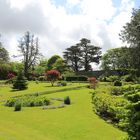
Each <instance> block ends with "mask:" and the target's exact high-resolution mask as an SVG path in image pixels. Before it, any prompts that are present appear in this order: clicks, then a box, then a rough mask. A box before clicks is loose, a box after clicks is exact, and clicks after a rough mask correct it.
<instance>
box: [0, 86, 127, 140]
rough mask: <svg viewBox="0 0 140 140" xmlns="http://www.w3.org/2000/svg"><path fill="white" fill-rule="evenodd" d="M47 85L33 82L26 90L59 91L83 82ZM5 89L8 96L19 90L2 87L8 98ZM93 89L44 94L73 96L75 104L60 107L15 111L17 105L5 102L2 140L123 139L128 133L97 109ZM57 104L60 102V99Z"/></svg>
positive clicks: (0, 109) (0, 117)
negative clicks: (98, 113)
mask: <svg viewBox="0 0 140 140" xmlns="http://www.w3.org/2000/svg"><path fill="white" fill-rule="evenodd" d="M45 84H46V83H40V84H38V85H37V84H35V83H30V86H29V87H30V89H28V90H25V91H24V92H25V93H31V92H35V91H36V90H37V91H38V90H39V89H40V90H41V91H45V90H54V91H55V90H56V89H55V88H57V89H62V88H69V87H75V86H78V85H79V84H72V85H69V86H66V87H49V86H47V87H46V86H45ZM46 85H48V84H46ZM80 85H81V86H82V85H83V84H80ZM39 86H40V87H39ZM44 86H45V88H44ZM3 90H4V91H5V94H7V95H8V96H6V97H7V98H9V94H10V93H11V94H12V95H11V96H13V95H17V93H16V92H18V91H16V92H14V93H13V92H11V91H9V88H5V89H1V90H0V95H3V97H4V99H6V97H5V96H4V93H1V91H3ZM40 90H39V91H40ZM91 91H92V90H91V89H87V88H85V87H82V88H80V89H76V90H69V91H67V90H66V91H64V92H54V93H51V94H46V95H42V96H47V97H48V98H57V97H58V98H64V97H65V96H69V97H70V99H71V101H72V104H71V105H67V106H66V107H64V108H59V109H49V110H43V109H42V107H24V108H22V111H19V112H14V111H13V110H14V108H10V107H5V106H3V105H2V104H3V103H1V105H0V140H121V139H122V138H123V137H125V136H126V134H125V133H124V132H122V131H120V130H119V129H117V128H114V127H113V126H112V125H110V124H107V123H106V122H105V121H104V120H102V119H100V118H99V117H98V116H97V115H96V114H95V113H94V112H93V108H92V103H91V94H90V92H91ZM24 92H23V91H22V92H21V93H20V92H18V94H19V95H20V94H25V93H24ZM1 98H2V97H1ZM53 102H55V101H53ZM57 104H59V103H58V101H57ZM60 104H61V102H60ZM54 105H55V104H54Z"/></svg>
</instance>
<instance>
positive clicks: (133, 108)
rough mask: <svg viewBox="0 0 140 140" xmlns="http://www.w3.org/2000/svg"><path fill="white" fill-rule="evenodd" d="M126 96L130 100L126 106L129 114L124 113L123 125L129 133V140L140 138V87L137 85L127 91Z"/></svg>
mask: <svg viewBox="0 0 140 140" xmlns="http://www.w3.org/2000/svg"><path fill="white" fill-rule="evenodd" d="M125 97H126V99H127V100H128V101H130V103H129V105H128V106H127V107H126V109H127V110H128V112H127V114H125V115H123V121H122V122H123V125H124V126H125V128H126V131H127V132H128V134H129V138H128V139H129V140H139V139H140V88H139V87H136V88H133V89H131V90H130V88H129V91H128V92H126V94H125Z"/></svg>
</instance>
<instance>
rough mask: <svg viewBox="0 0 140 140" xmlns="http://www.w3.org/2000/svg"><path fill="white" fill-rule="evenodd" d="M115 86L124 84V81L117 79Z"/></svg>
mask: <svg viewBox="0 0 140 140" xmlns="http://www.w3.org/2000/svg"><path fill="white" fill-rule="evenodd" d="M114 86H122V82H121V81H119V80H116V81H115V82H114Z"/></svg>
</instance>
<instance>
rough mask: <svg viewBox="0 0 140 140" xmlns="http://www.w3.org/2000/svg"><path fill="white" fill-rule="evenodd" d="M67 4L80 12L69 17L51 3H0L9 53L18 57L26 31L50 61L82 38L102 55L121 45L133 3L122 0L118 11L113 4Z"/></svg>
mask: <svg viewBox="0 0 140 140" xmlns="http://www.w3.org/2000/svg"><path fill="white" fill-rule="evenodd" d="M67 4H69V6H70V7H74V6H75V5H78V6H79V8H80V12H79V13H77V12H75V13H73V14H70V13H68V12H67V9H66V7H67V6H66V7H64V6H61V5H59V6H58V5H55V4H54V2H53V1H51V0H7V1H5V0H0V17H1V22H0V31H1V33H2V35H4V36H6V37H7V38H9V36H10V38H9V39H8V41H9V43H7V46H8V47H7V49H8V51H10V53H11V54H12V55H13V54H15V53H16V49H15V48H16V47H15V46H16V45H17V43H16V40H17V39H18V38H20V37H22V35H23V34H24V32H25V31H27V30H29V31H31V32H32V33H33V34H35V35H36V36H38V37H39V38H40V48H41V51H42V53H43V54H44V55H46V56H47V57H50V56H51V55H53V54H60V55H62V52H63V51H64V50H65V48H67V47H69V46H71V45H73V44H75V43H77V42H79V40H80V39H81V38H82V37H87V38H89V39H90V40H91V41H92V43H93V44H95V45H99V46H101V47H102V48H103V51H105V50H107V49H109V48H112V47H118V46H120V45H121V41H120V40H119V36H118V33H119V32H120V30H121V29H122V26H123V25H124V24H125V23H126V22H128V21H129V20H130V16H131V9H132V8H133V7H134V0H121V5H120V7H115V6H114V4H113V0H67ZM67 4H66V5H67ZM73 10H74V9H73ZM5 40H6V39H5Z"/></svg>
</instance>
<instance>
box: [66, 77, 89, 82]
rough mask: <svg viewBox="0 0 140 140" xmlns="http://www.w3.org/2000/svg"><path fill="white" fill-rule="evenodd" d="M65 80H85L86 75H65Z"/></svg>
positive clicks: (86, 78)
mask: <svg viewBox="0 0 140 140" xmlns="http://www.w3.org/2000/svg"><path fill="white" fill-rule="evenodd" d="M65 80H66V81H87V80H88V77H86V76H68V77H65Z"/></svg>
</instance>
